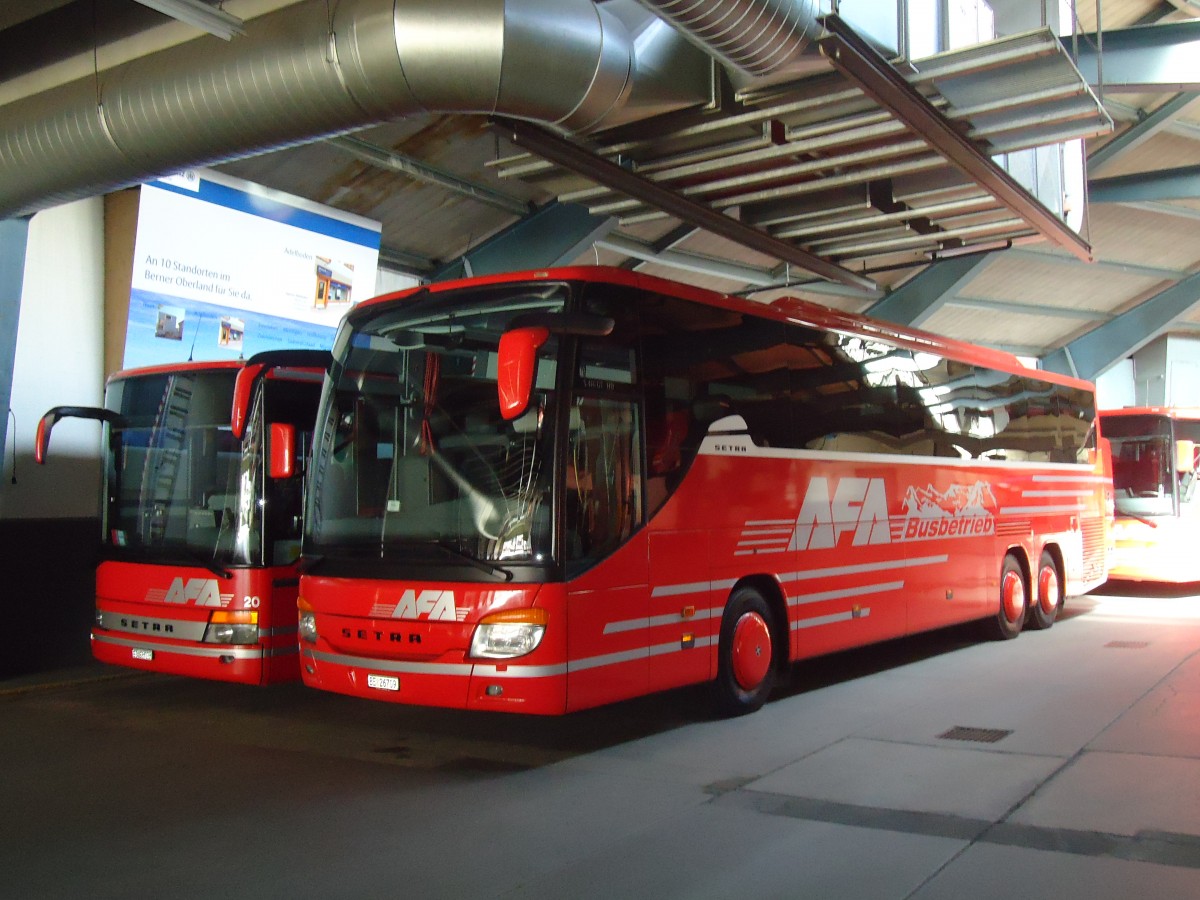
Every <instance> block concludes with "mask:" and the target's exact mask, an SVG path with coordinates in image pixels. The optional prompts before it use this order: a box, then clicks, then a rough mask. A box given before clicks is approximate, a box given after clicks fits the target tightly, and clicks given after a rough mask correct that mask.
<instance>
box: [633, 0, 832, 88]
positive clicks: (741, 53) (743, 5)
mask: <svg viewBox="0 0 1200 900" xmlns="http://www.w3.org/2000/svg"><path fill="white" fill-rule="evenodd" d="M640 2H641V4H642V5H643V6H645V7H647V8H648V9H650V10H651V11H653V12H654V13H655V14H656V15H658V16H660V17H662V18H663V19H666V20H667V21H669V22H671V23H673V24H674V25H675V27H676V28H678V29H680V30H681V31H683V32H684V33H686V34H688V35H691V36H692V38H693V39H694V40H696V41H697V42H698V43H699V44H700V45H701V46H703V47H705V48H707V49H708V50H709V51H710V52H711V53H712V54H713V55H715V56H717V57H718V58H719V59H721V60H722V61H724V62H726V63H727V64H729V65H730V66H732V67H733V68H735V69H739V70H741V71H742V72H745V73H747V74H749V75H768V74H770V73H772V72H774V71H776V70H778V69H781V68H783V67H785V66H787V65H788V64H789V63H792V62H794V61H795V60H797V59H798V58H799V57H800V56H802V55H803V54H804V53H805V51H806V49H807V47H808V45H809V43H810V41H812V40H813V39H814V38H816V37H817V36H818V35H819V34H820V33H821V25H820V24H819V23H818V22H817V17H818V16H819V15H821V13H822V10H821V9H820V8H819V7H820V4H819V2H818V0H640Z"/></svg>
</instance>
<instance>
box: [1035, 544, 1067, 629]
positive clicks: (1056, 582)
mask: <svg viewBox="0 0 1200 900" xmlns="http://www.w3.org/2000/svg"><path fill="white" fill-rule="evenodd" d="M1036 583H1037V595H1036V596H1035V597H1034V598H1033V602H1031V603H1030V604H1029V618H1028V619H1027V620H1026V624H1027V625H1028V626H1029V627H1030V628H1035V629H1043V628H1049V627H1050V626H1051V625H1053V624H1054V620H1055V619H1057V618H1058V611H1059V610H1060V609H1062V606H1063V587H1062V575H1061V573H1060V572H1059V571H1058V562H1057V561H1056V560H1055V559H1054V554H1053V553H1051V552H1050V551H1049V550H1043V551H1042V556H1041V559H1039V560H1038V567H1037V582H1036Z"/></svg>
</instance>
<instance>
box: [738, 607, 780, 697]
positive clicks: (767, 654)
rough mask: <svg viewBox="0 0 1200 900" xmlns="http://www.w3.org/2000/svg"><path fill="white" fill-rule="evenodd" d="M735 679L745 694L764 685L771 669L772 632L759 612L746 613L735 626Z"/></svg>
mask: <svg viewBox="0 0 1200 900" xmlns="http://www.w3.org/2000/svg"><path fill="white" fill-rule="evenodd" d="M732 650H733V653H732V663H733V678H734V680H735V681H736V682H737V683H738V686H739V687H741V689H742V690H744V691H750V690H753V689H754V688H756V687H758V686H759V685H760V684H762V681H763V679H764V678H766V677H767V670H768V669H770V668H771V630H770V629H769V628H768V627H767V623H766V622H765V621H764V620H763V617H762V616H760V615H759V614H758V613H753V612H748V613H745V614H744V615H743V616H742V617H741V618H740V619H738V620H737V624H736V625H734V626H733V646H732Z"/></svg>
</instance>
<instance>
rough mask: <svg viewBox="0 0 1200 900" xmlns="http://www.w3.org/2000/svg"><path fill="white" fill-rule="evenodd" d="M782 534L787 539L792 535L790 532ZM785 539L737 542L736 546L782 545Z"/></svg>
mask: <svg viewBox="0 0 1200 900" xmlns="http://www.w3.org/2000/svg"><path fill="white" fill-rule="evenodd" d="M747 533H748V532H743V534H747ZM784 534H785V535H787V537H790V536H791V534H792V533H791V532H790V531H786V532H784ZM787 537H783V538H766V539H764V540H761V541H738V546H739V547H754V546H757V545H760V544H782V543H784V542H786V540H787Z"/></svg>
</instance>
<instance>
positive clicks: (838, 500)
mask: <svg viewBox="0 0 1200 900" xmlns="http://www.w3.org/2000/svg"><path fill="white" fill-rule="evenodd" d="M848 532H852V533H853V534H854V537H853V539H852V540H851V543H852V544H853V545H854V546H855V547H859V546H863V545H865V544H890V543H891V541H892V535H891V523H890V520H889V518H888V510H887V492H886V491H885V490H884V485H883V479H882V478H843V479H841V480H840V481H839V482H838V483H837V487H836V488H834V490H833V493H832V494H831V493H830V491H829V479H828V478H814V479H813V480H812V481H810V482H809V483H808V490H807V491H806V492H805V494H804V502H803V503H802V504H800V515H798V516H797V517H796V530H795V532H793V534H792V541H791V543H790V544H789V545H788V549H789V550H823V549H829V548H830V547H836V546H837V544H838V541H839V539H840V538H841V536H842V535H843V534H846V533H848Z"/></svg>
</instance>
